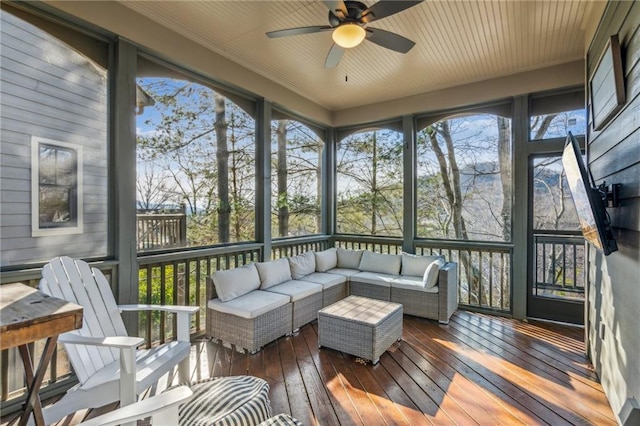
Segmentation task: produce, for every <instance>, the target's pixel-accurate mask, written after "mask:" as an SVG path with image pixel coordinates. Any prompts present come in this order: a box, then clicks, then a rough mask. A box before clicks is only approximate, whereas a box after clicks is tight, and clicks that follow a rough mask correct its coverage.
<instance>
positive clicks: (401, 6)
mask: <svg viewBox="0 0 640 426" xmlns="http://www.w3.org/2000/svg"><path fill="white" fill-rule="evenodd" d="M423 1H424V0H416V1H391V0H380V1H379V2H378V3H376V4H374V5H373V6H371V7H370V8H368V9H367V10H365V11H364V12H362V16H361V18H360V22H362V23H364V24H366V23H369V22H373V21H375V20H378V19H382V18H386V17H387V16H391V15H394V14H396V13H398V12H402V11H403V10H406V9H409V8H410V7H412V6H415V5H417V4H420V3H422V2H423Z"/></svg>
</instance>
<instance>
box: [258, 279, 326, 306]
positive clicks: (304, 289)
mask: <svg viewBox="0 0 640 426" xmlns="http://www.w3.org/2000/svg"><path fill="white" fill-rule="evenodd" d="M268 291H270V292H274V293H280V294H285V295H287V296H289V297H291V301H292V302H297V301H298V300H300V299H304V298H305V297H308V296H311V295H314V294H316V293H322V286H321V285H320V284H314V283H310V282H308V281H300V280H290V281H287V282H284V283H282V284H278V285H274V286H273V287H269V290H268Z"/></svg>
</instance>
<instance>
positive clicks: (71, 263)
mask: <svg viewBox="0 0 640 426" xmlns="http://www.w3.org/2000/svg"><path fill="white" fill-rule="evenodd" d="M40 289H41V291H43V292H44V293H46V294H49V295H51V296H55V297H58V298H61V299H64V300H68V301H70V302H73V303H76V304H78V305H81V306H82V307H83V308H84V312H83V314H84V316H83V326H82V328H81V329H80V330H75V331H73V332H70V333H65V334H62V335H60V337H59V339H58V341H59V342H61V343H64V344H65V349H66V350H67V355H68V358H69V361H70V362H71V365H72V366H73V370H74V371H75V373H76V375H77V376H78V381H79V383H78V384H77V385H76V386H74V387H73V388H71V389H69V391H67V393H66V394H65V395H64V397H62V399H60V401H58V402H56V403H55V404H53V405H50V406H48V407H45V408H44V409H43V415H44V419H45V423H46V424H49V423H52V422H55V421H57V420H59V419H61V418H62V417H64V416H66V415H68V414H70V413H73V412H75V411H78V410H80V409H84V408H96V407H101V406H103V405H106V404H109V403H111V402H115V401H118V400H120V405H121V406H126V405H129V404H132V403H134V402H135V401H136V399H137V395H138V393H139V392H142V391H144V390H145V389H147V388H148V387H149V386H151V385H153V384H154V383H156V382H157V381H158V379H160V377H162V376H163V375H164V374H166V373H168V372H169V371H170V370H171V369H172V368H174V367H176V366H178V373H179V379H180V382H187V381H188V380H189V374H190V371H189V352H190V348H191V345H190V342H189V329H190V324H191V314H193V313H195V312H197V311H198V308H197V307H190V306H157V305H121V306H118V305H116V301H115V298H114V296H113V293H112V292H111V288H110V286H109V283H108V282H107V279H106V278H105V276H104V275H103V274H102V272H101V271H99V270H98V269H95V268H90V267H89V265H88V264H87V263H86V262H84V261H81V260H74V259H71V258H69V257H66V256H65V257H57V258H54V259H52V260H51V261H50V262H49V263H48V264H47V265H45V266H44V268H43V269H42V280H41V281H40ZM130 310H161V311H167V312H175V313H177V329H178V336H177V340H174V341H172V342H169V343H165V344H163V345H160V346H158V347H155V348H152V349H149V350H137V347H138V346H139V345H140V344H142V343H143V341H144V340H143V339H142V338H139V337H129V336H127V332H126V330H125V327H124V323H123V321H122V317H121V315H120V312H121V311H130ZM178 364H179V365H178Z"/></svg>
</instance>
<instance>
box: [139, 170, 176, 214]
mask: <svg viewBox="0 0 640 426" xmlns="http://www.w3.org/2000/svg"><path fill="white" fill-rule="evenodd" d="M136 195H137V197H136V203H137V205H138V209H141V210H157V209H159V208H160V207H162V206H163V205H164V204H166V203H167V202H170V201H176V187H175V184H173V183H170V182H168V181H167V179H166V177H165V176H163V175H162V174H161V173H160V170H159V168H158V167H157V166H154V164H152V163H150V162H141V163H140V162H139V163H138V178H137V180H136ZM176 204H177V203H176Z"/></svg>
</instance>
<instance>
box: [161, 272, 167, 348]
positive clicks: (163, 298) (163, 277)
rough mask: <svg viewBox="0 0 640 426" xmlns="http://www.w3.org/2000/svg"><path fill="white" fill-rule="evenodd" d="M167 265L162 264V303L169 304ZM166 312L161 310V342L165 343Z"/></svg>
mask: <svg viewBox="0 0 640 426" xmlns="http://www.w3.org/2000/svg"><path fill="white" fill-rule="evenodd" d="M165 268H166V265H164V264H162V263H161V264H160V304H161V305H166V304H167V289H166V286H165V284H166V278H167V274H166V269H165ZM166 317H167V315H166V312H160V343H164V342H165V341H166V330H165V321H166Z"/></svg>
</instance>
